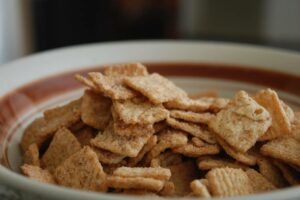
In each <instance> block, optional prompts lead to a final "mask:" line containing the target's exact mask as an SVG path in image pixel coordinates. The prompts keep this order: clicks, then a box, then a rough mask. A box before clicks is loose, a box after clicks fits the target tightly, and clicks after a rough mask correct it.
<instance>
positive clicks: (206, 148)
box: [172, 142, 221, 157]
mask: <svg viewBox="0 0 300 200" xmlns="http://www.w3.org/2000/svg"><path fill="white" fill-rule="evenodd" d="M172 150H173V152H175V153H180V154H182V155H184V156H187V157H199V156H203V155H216V154H219V153H220V150H221V149H220V147H219V145H217V144H207V143H206V144H205V143H204V145H203V146H201V147H199V146H196V145H194V144H193V143H191V142H188V143H187V144H186V145H183V146H180V147H177V148H173V149H172Z"/></svg>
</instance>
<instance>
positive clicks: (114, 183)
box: [106, 176, 164, 192]
mask: <svg viewBox="0 0 300 200" xmlns="http://www.w3.org/2000/svg"><path fill="white" fill-rule="evenodd" d="M106 182H107V185H108V187H111V188H120V189H143V190H150V191H156V192H158V191H160V190H161V189H162V188H163V186H164V181H162V180H157V179H153V178H145V177H121V176H108V177H107V179H106Z"/></svg>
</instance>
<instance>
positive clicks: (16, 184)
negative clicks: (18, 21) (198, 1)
mask: <svg viewBox="0 0 300 200" xmlns="http://www.w3.org/2000/svg"><path fill="white" fill-rule="evenodd" d="M124 46H131V48H135V47H138V48H145V49H147V48H149V49H151V50H153V49H155V48H158V47H166V49H170V48H178V47H181V46H184V48H187V49H189V48H193V49H194V48H200V47H201V48H202V49H206V48H211V50H214V49H215V50H216V51H217V53H220V52H222V51H226V50H228V51H231V53H235V52H238V51H241V55H244V56H245V55H246V54H248V55H250V57H251V58H255V56H257V55H258V54H260V57H259V58H261V59H262V60H252V61H249V58H248V59H247V58H243V59H241V60H240V61H241V62H238V63H239V64H241V65H254V66H264V67H268V66H265V65H264V64H259V63H266V62H267V61H268V59H269V58H271V57H274V56H275V57H276V56H279V58H284V59H285V61H283V62H286V60H287V59H292V65H291V66H289V69H293V70H292V71H289V72H291V73H294V72H295V73H297V74H298V75H300V70H299V69H297V68H296V64H297V63H300V54H299V53H298V52H295V51H289V50H282V49H278V48H268V47H261V46H256V45H248V44H246V45H245V44H238V43H227V42H206V41H197V42H195V41H170V40H169V41H165V40H153V41H152V40H151V41H126V42H107V43H96V44H88V45H77V46H72V47H64V48H59V49H54V50H50V51H45V52H42V53H38V54H34V55H31V56H28V57H25V58H21V59H18V60H16V61H13V62H10V63H7V64H4V65H2V66H0V80H1V77H4V76H5V75H7V72H8V71H9V68H12V67H14V68H20V66H22V63H23V62H25V63H27V64H33V63H34V64H37V63H38V62H40V61H39V60H40V58H43V59H53V58H55V57H56V56H57V55H60V54H62V55H64V54H78V53H81V52H86V51H95V50H97V48H98V47H100V48H101V49H105V48H108V47H109V48H112V49H117V48H121V47H124ZM217 49H219V50H217ZM220 49H221V50H220ZM227 55H228V54H227ZM225 56H226V55H225ZM183 57H184V56H183ZM149 58H150V59H149ZM43 59H42V60H43ZM148 59H149V60H150V61H155V58H153V57H152V58H151V57H148ZM276 59H278V58H276ZM42 60H41V61H42ZM166 60H168V59H166ZM195 60H197V59H195ZM195 60H194V61H195ZM221 60H222V59H219V60H217V61H218V62H221V63H222V61H221ZM172 61H176V59H175V60H172ZM91 62H94V63H95V62H96V61H94V60H92V61H91ZM124 62H126V61H124ZM223 63H224V62H223ZM255 63H256V64H255ZM281 63H282V62H280V63H279V64H278V65H274V66H275V70H279V71H280V70H281V71H285V72H286V69H282V68H281V67H280V64H281ZM78 67H82V64H80V66H78ZM89 67H90V66H89ZM1 72H4V73H1ZM56 73H57V72H55V74H56ZM1 74H2V75H1ZM0 85H1V81H0ZM4 93H7V91H5V92H4ZM0 95H1V91H0ZM0 179H1V180H2V182H3V183H7V184H8V185H10V186H12V187H13V188H17V189H20V190H23V191H29V192H31V193H33V194H37V195H39V196H49V197H60V198H62V197H68V198H72V199H83V198H87V199H101V198H103V199H111V200H118V199H120V198H123V199H125V200H127V199H128V200H129V199H132V198H134V197H131V196H129V197H127V196H121V197H120V196H119V195H111V194H105V193H97V192H90V191H80V190H75V189H70V188H65V187H61V186H55V185H50V184H45V183H40V182H37V181H34V180H30V179H28V178H26V177H24V176H23V175H21V174H17V173H15V172H13V171H11V170H9V169H7V168H5V167H4V166H2V165H0ZM299 196H300V190H299V188H298V187H295V188H292V187H291V188H288V189H284V190H278V191H274V192H270V193H263V194H254V195H248V196H243V197H230V198H222V199H224V200H229V199H230V200H235V199H243V200H248V199H249V200H250V199H253V198H261V199H273V200H277V199H278V200H279V199H284V198H285V199H293V198H297V197H299ZM136 198H138V197H136ZM172 199H174V198H172Z"/></svg>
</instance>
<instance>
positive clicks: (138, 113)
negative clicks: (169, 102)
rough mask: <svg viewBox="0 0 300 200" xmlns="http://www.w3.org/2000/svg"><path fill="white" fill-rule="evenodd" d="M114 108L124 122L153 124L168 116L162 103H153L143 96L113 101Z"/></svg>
mask: <svg viewBox="0 0 300 200" xmlns="http://www.w3.org/2000/svg"><path fill="white" fill-rule="evenodd" d="M113 107H114V110H115V112H116V114H117V116H118V117H119V119H120V120H122V121H123V122H124V123H125V124H154V123H156V122H159V121H163V120H165V119H166V118H167V117H168V114H169V112H168V111H167V110H166V109H165V108H164V107H163V106H162V105H154V104H152V103H151V102H149V101H148V100H147V99H145V98H133V99H129V100H124V101H113Z"/></svg>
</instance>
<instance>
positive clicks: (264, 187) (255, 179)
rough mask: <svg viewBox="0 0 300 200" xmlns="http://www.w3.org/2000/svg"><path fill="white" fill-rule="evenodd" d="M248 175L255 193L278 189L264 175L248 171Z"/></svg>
mask: <svg viewBox="0 0 300 200" xmlns="http://www.w3.org/2000/svg"><path fill="white" fill-rule="evenodd" d="M246 173H247V176H248V177H249V180H250V183H251V186H252V188H253V190H254V192H255V193H260V192H267V191H271V190H275V189H276V187H275V186H274V185H273V184H272V183H271V182H269V181H268V180H267V179H266V178H265V177H264V176H263V175H262V174H260V173H258V172H257V171H256V170H254V169H248V170H246Z"/></svg>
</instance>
